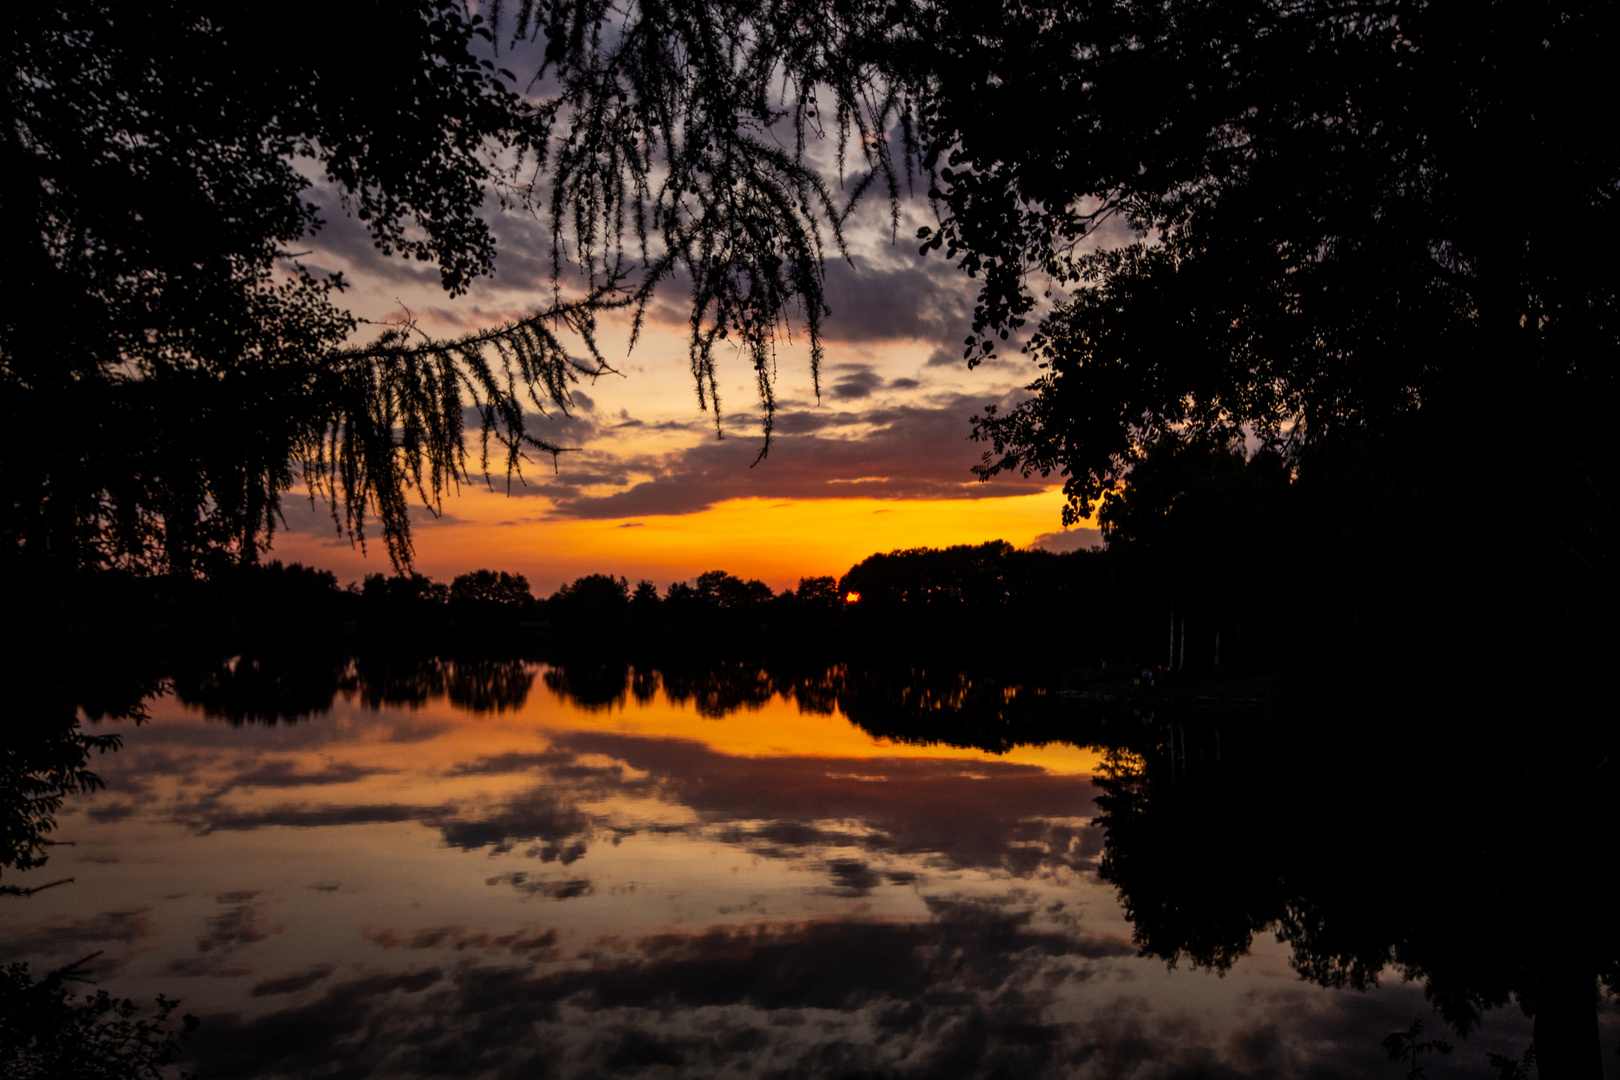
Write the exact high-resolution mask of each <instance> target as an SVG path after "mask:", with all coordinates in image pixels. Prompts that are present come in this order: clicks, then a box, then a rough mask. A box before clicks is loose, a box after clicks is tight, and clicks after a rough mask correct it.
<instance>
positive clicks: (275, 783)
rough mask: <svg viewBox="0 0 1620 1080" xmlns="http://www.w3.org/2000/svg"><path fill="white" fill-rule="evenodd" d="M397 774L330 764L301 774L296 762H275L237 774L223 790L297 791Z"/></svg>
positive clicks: (287, 760)
mask: <svg viewBox="0 0 1620 1080" xmlns="http://www.w3.org/2000/svg"><path fill="white" fill-rule="evenodd" d="M393 771H394V770H393V769H369V768H365V767H364V766H360V765H355V764H353V763H351V762H347V761H345V762H330V763H328V764H327V765H326V766H325V767H323V768H321V769H318V770H314V771H310V772H303V771H300V770H299V767H298V763H297V762H296V761H293V760H290V759H287V758H271V759H269V760H267V761H263V762H261V763H259V764H257V765H255V766H254V767H253V768H251V769H248V770H246V771H244V772H239V773H237V774H236V775H235V776H233V777H231V778H230V779H229V780H227V781H226V782H225V784H224V785H223V786H222V787H221V789H220V790H221V791H222V792H223V791H229V790H231V789H233V788H294V787H320V786H325V785H328V784H350V783H353V782H354V781H356V780H364V779H365V778H366V777H368V776H383V775H388V774H390V773H392V772H393Z"/></svg>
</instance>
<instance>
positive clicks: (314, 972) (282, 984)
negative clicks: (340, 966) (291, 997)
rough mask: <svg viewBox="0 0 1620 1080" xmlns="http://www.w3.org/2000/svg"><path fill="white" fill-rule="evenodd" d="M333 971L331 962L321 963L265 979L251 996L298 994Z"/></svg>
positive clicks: (252, 991) (257, 985)
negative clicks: (303, 969) (305, 969)
mask: <svg viewBox="0 0 1620 1080" xmlns="http://www.w3.org/2000/svg"><path fill="white" fill-rule="evenodd" d="M332 971H333V968H332V965H331V964H320V965H317V966H316V967H312V968H310V969H309V970H308V971H300V972H296V973H294V974H292V975H279V976H277V977H276V978H273V979H265V980H264V981H263V982H261V983H258V984H256V985H255V986H254V987H253V989H252V990H251V991H249V995H248V996H250V997H272V996H274V995H276V994H296V993H297V992H298V991H300V990H308V989H309V988H310V987H312V986H314V985H315V984H316V983H318V982H321V981H322V980H324V979H325V978H326V977H327V976H329V975H331V974H332Z"/></svg>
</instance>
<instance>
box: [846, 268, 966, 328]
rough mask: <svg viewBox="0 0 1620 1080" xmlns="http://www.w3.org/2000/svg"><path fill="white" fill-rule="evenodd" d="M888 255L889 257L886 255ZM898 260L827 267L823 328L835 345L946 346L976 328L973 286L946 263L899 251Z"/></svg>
mask: <svg viewBox="0 0 1620 1080" xmlns="http://www.w3.org/2000/svg"><path fill="white" fill-rule="evenodd" d="M886 254H887V253H886ZM895 256H896V257H895V258H894V259H892V260H886V261H881V262H880V261H879V260H877V259H872V258H868V257H865V256H861V255H856V256H854V257H853V258H852V259H851V260H850V261H848V262H846V261H844V260H842V259H839V260H831V261H829V262H828V263H827V281H826V297H827V306H828V307H829V308H831V309H832V314H831V315H829V316H828V317H827V319H826V320H825V322H824V323H823V334H824V336H825V337H826V338H827V340H829V341H843V342H867V341H896V340H921V341H943V340H954V339H959V338H961V337H963V336H964V335H965V334H966V333H967V330H968V327H969V326H970V325H971V323H972V311H973V292H974V290H973V285H974V283H973V281H972V280H971V279H970V278H968V277H967V275H966V274H963V273H962V272H961V271H959V270H957V269H956V268H955V267H953V266H951V265H950V264H949V263H947V262H946V261H945V260H944V259H938V258H935V259H928V258H919V257H917V256H915V255H914V254H911V253H909V252H902V251H896V252H895Z"/></svg>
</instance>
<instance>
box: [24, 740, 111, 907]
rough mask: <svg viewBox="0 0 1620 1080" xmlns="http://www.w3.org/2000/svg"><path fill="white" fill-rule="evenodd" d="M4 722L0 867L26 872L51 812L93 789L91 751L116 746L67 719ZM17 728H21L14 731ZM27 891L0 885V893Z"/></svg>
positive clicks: (44, 838) (40, 853) (47, 843)
mask: <svg viewBox="0 0 1620 1080" xmlns="http://www.w3.org/2000/svg"><path fill="white" fill-rule="evenodd" d="M34 720H35V722H34V723H31V724H17V723H12V724H9V725H8V727H9V728H10V729H12V730H10V731H8V733H7V736H6V738H5V739H4V741H3V742H0V792H4V793H5V797H4V798H3V799H0V868H12V869H16V870H31V869H33V868H35V867H37V866H43V865H44V864H45V861H46V858H47V855H48V849H49V848H50V847H51V844H52V842H51V839H50V834H51V833H52V832H53V831H54V830H55V829H56V813H57V811H59V810H60V809H61V808H62V802H63V800H64V799H66V798H67V796H69V795H75V794H79V793H81V792H87V791H96V790H99V789H100V788H101V787H102V782H101V778H100V777H99V776H97V775H96V774H95V773H94V772H92V771H91V770H90V768H89V758H90V755H91V754H92V753H107V752H108V751H111V750H116V749H117V748H118V746H119V743H120V739H119V736H118V735H116V734H110V733H109V734H100V735H90V734H86V733H85V732H84V731H83V730H81V729H80V727H79V725H78V724H76V723H72V722H71V718H68V722H63V723H58V724H51V723H49V722H47V721H46V720H45V719H44V718H34ZM19 729H20V730H19ZM29 891H31V890H26V889H19V888H17V887H16V886H12V885H0V896H7V895H21V894H24V893H27V892H29Z"/></svg>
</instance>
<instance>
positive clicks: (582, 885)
mask: <svg viewBox="0 0 1620 1080" xmlns="http://www.w3.org/2000/svg"><path fill="white" fill-rule="evenodd" d="M578 853H579V854H581V855H583V854H584V853H585V850H584V845H580V846H579V848H578ZM569 862H573V859H565V860H564V863H565V864H566V863H569ZM484 884H486V885H510V886H512V888H514V889H516V890H517V891H518V892H520V893H522V894H523V895H524V896H539V897H543V898H544V899H546V900H573V899H576V898H577V897H581V896H591V895H593V894H594V893H595V892H596V886H595V885H592V884H591V882H590V879H589V878H549V877H540V876H538V875H534V874H530V873H528V872H527V871H524V870H519V871H516V872H514V873H507V874H496V875H495V876H494V877H492V878H489V879H488V880H486V881H485V882H484Z"/></svg>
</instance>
